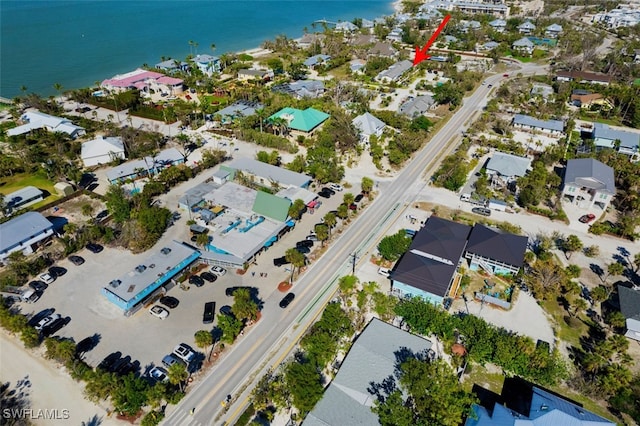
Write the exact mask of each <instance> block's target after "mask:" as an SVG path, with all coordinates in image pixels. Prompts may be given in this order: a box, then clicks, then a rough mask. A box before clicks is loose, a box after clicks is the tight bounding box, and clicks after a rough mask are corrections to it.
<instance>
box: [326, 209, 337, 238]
mask: <svg viewBox="0 0 640 426" xmlns="http://www.w3.org/2000/svg"><path fill="white" fill-rule="evenodd" d="M323 219H324V223H325V224H326V225H327V227H328V229H329V238H331V228H333V227H334V226H336V223H338V220H337V219H336V215H335V214H333V213H331V212H329V213H327V214H325V215H324V217H323Z"/></svg>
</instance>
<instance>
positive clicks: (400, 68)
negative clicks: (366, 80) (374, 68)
mask: <svg viewBox="0 0 640 426" xmlns="http://www.w3.org/2000/svg"><path fill="white" fill-rule="evenodd" d="M412 66H413V63H412V62H411V61H409V60H404V61H400V62H396V63H395V64H393V65H391V66H390V67H389V68H387V69H386V70H384V71H382V72H380V73H379V74H378V75H377V76H376V78H375V79H376V80H377V81H379V82H381V83H391V82H392V81H398V80H400V77H402V75H403V74H404V73H405V72H407V71H409V70H410V69H411V67H412Z"/></svg>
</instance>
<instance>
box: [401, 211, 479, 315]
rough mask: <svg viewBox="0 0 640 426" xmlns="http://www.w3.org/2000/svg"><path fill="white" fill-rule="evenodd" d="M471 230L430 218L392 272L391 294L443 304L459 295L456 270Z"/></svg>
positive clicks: (434, 217)
mask: <svg viewBox="0 0 640 426" xmlns="http://www.w3.org/2000/svg"><path fill="white" fill-rule="evenodd" d="M470 231H471V227H470V226H468V225H463V224H461V223H456V222H452V221H449V220H445V219H441V218H439V217H436V216H431V217H430V218H429V219H428V220H427V221H426V223H425V225H424V226H423V227H422V228H421V229H420V230H419V231H418V232H417V233H416V235H415V237H414V238H413V241H412V242H411V245H410V246H409V250H408V251H407V252H406V253H405V254H404V255H403V256H402V258H400V260H399V261H398V263H397V264H396V267H395V269H394V270H393V271H392V272H391V275H390V277H389V278H390V279H391V288H392V290H391V291H392V293H393V294H395V295H397V296H399V297H422V298H423V299H425V300H428V301H430V302H433V303H436V304H440V303H442V302H443V300H444V298H445V297H452V296H453V295H455V292H456V291H457V288H456V286H455V285H454V282H458V278H459V277H457V275H458V273H457V269H458V265H459V264H460V262H461V261H462V258H463V257H462V256H463V253H464V249H465V247H466V245H467V237H468V236H469V232H470Z"/></svg>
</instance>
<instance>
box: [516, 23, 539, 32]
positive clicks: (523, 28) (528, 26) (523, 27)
mask: <svg viewBox="0 0 640 426" xmlns="http://www.w3.org/2000/svg"><path fill="white" fill-rule="evenodd" d="M535 30H536V26H535V25H533V24H532V23H531V21H526V22H523V23H522V24H520V25H518V31H519V32H520V34H525V35H529V34H531V33H532V32H534V31H535Z"/></svg>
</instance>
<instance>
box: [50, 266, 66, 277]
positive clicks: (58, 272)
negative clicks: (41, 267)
mask: <svg viewBox="0 0 640 426" xmlns="http://www.w3.org/2000/svg"><path fill="white" fill-rule="evenodd" d="M48 272H49V275H51V276H52V277H54V278H59V277H61V276H63V275H64V274H66V273H67V270H66V269H65V268H63V267H62V266H52V267H51V268H49V270H48Z"/></svg>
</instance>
